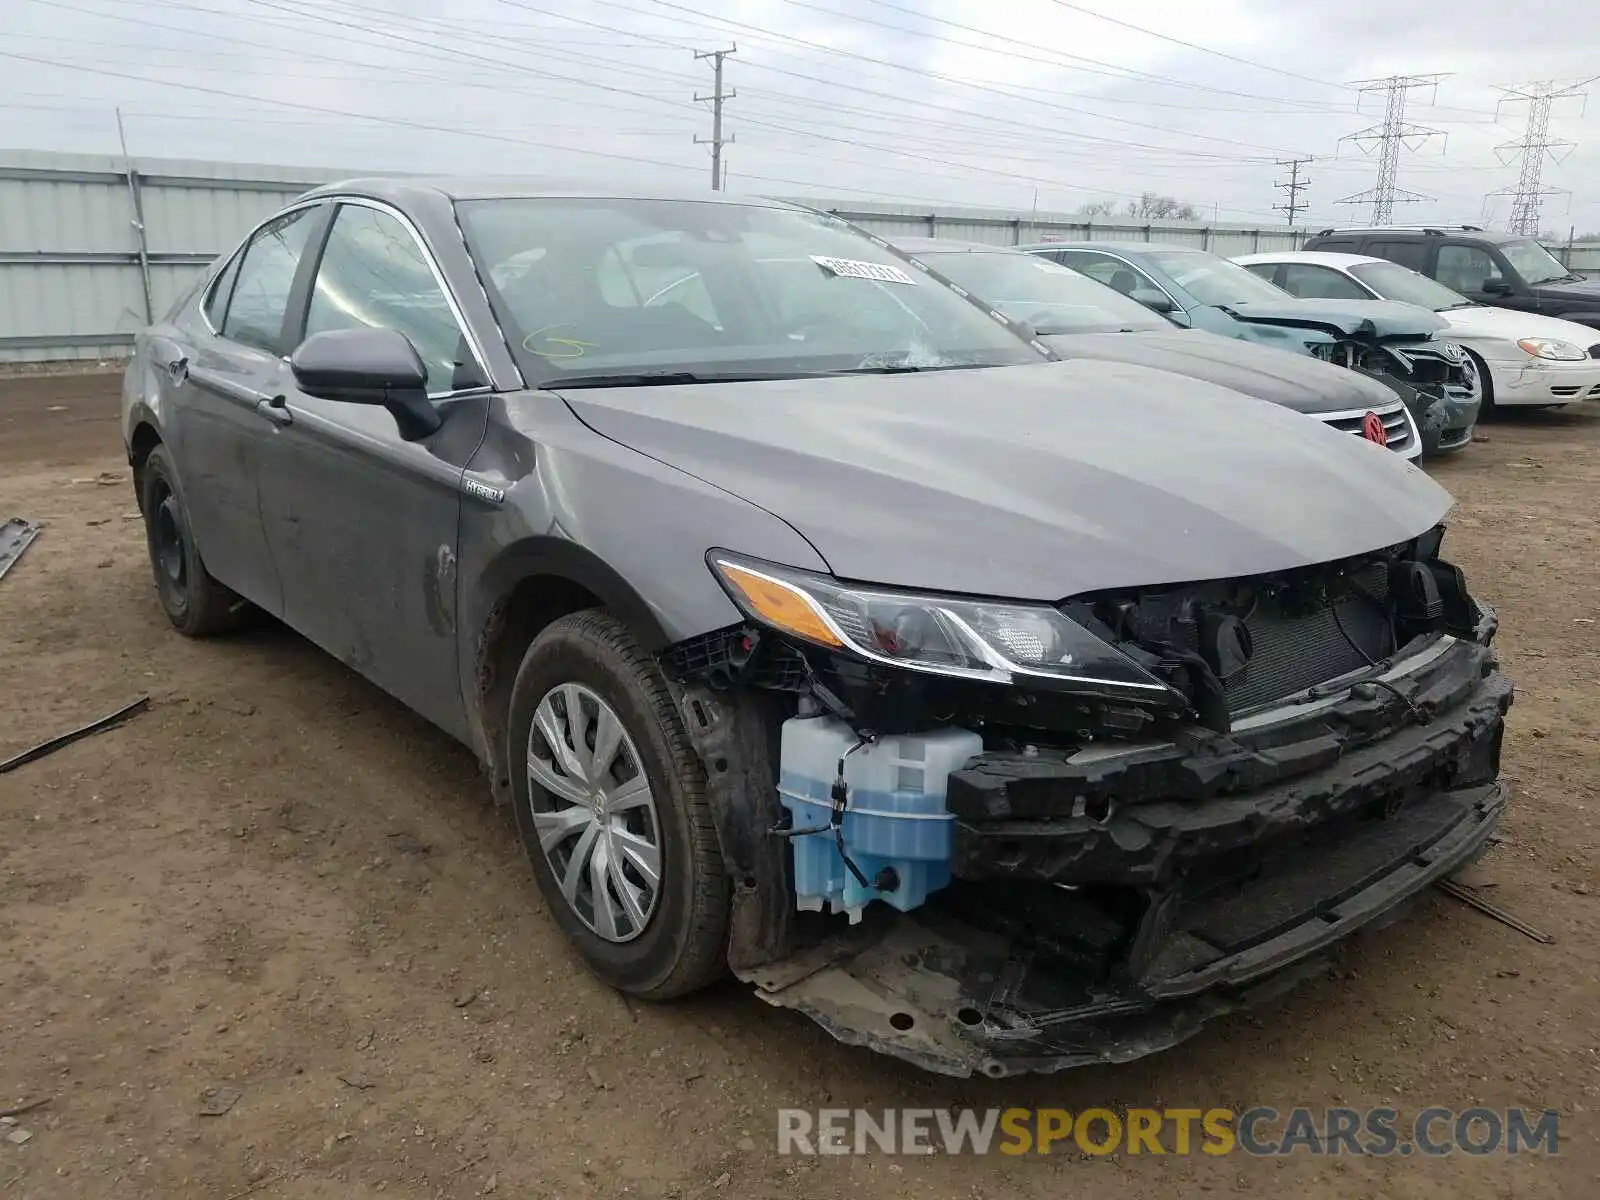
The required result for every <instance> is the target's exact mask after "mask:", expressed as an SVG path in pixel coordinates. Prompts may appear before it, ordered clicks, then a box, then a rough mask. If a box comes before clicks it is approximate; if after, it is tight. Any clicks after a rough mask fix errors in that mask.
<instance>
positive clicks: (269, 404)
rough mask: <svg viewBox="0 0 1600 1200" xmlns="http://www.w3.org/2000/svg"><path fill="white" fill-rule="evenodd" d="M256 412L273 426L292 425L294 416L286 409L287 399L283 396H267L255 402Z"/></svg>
mask: <svg viewBox="0 0 1600 1200" xmlns="http://www.w3.org/2000/svg"><path fill="white" fill-rule="evenodd" d="M256 411H257V412H258V413H260V414H261V415H262V416H263V417H265V418H266V419H267V420H269V421H271V422H272V423H273V424H274V425H292V424H294V414H293V413H292V412H290V411H289V409H288V398H287V397H285V396H281V395H279V396H268V397H266V398H265V399H263V400H258V401H256Z"/></svg>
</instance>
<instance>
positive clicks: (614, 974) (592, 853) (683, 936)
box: [507, 609, 732, 1000]
mask: <svg viewBox="0 0 1600 1200" xmlns="http://www.w3.org/2000/svg"><path fill="white" fill-rule="evenodd" d="M507 739H508V744H507V761H508V762H509V763H510V765H511V780H512V811H513V812H514V814H515V816H516V821H517V829H518V832H519V833H520V834H521V836H522V842H523V848H524V850H525V851H526V852H527V855H528V861H529V863H530V865H531V866H532V867H533V873H534V877H535V878H536V879H537V880H538V882H539V888H540V890H541V891H542V892H543V893H544V896H545V899H546V901H547V902H548V903H549V906H550V910H551V913H552V915H553V916H554V917H555V920H556V923H557V924H558V925H560V926H561V929H562V932H563V933H565V934H566V935H567V938H568V940H570V941H571V942H572V944H573V945H574V946H575V947H576V948H577V950H578V953H579V954H581V955H582V956H583V958H584V960H585V961H586V962H587V963H588V965H589V967H590V969H591V970H592V971H593V972H594V973H595V974H596V975H598V976H599V977H600V978H601V979H602V980H604V981H605V982H606V983H608V984H610V985H611V986H612V987H614V988H617V989H618V990H619V991H623V992H627V993H629V994H631V995H635V996H639V997H642V998H645V999H651V1000H667V999H672V998H674V997H677V996H682V995H685V994H687V993H689V992H692V991H695V990H697V989H698V988H701V987H704V986H705V985H706V984H708V983H711V982H713V981H714V980H716V979H717V978H718V977H720V976H721V975H722V974H723V973H724V972H725V970H726V954H727V942H728V917H729V909H730V907H731V903H732V896H731V887H730V883H729V879H728V876H727V871H726V868H725V867H724V865H723V861H722V851H721V847H720V846H719V844H718V842H717V833H716V824H715V820H714V818H713V815H712V812H711V807H710V804H709V802H708V801H707V799H706V778H705V768H704V765H703V764H702V763H701V761H700V759H699V756H698V755H697V754H696V753H695V751H694V748H693V746H692V744H691V743H690V741H689V737H688V734H687V733H686V732H685V731H684V728H683V723H682V721H681V719H680V718H679V716H678V711H677V707H676V705H675V704H674V703H673V699H672V695H671V693H670V692H669V691H668V689H667V684H666V680H665V679H664V678H663V677H662V674H661V671H660V669H659V668H658V667H657V666H656V664H655V662H654V661H653V660H652V659H651V658H650V656H649V655H647V654H645V653H644V651H642V650H641V649H640V648H639V646H638V643H637V642H635V641H634V639H633V637H632V635H631V634H630V633H629V632H628V629H627V627H626V626H625V625H623V624H622V622H620V621H618V620H617V619H616V618H615V617H613V616H611V615H610V614H609V613H607V612H605V611H603V610H600V609H589V610H587V611H584V612H578V613H573V614H571V615H569V616H565V617H562V618H560V619H559V620H557V621H554V622H552V623H551V624H550V625H549V626H547V627H546V628H545V629H544V630H543V631H542V632H541V633H540V634H539V636H538V637H537V638H535V639H534V642H533V644H532V645H531V646H529V647H528V651H527V654H526V655H524V657H523V660H522V666H521V668H520V669H519V670H518V671H517V677H516V681H515V683H513V684H512V689H511V703H510V712H509V719H508V721H507ZM602 757H603V758H604V759H605V760H606V761H605V762H599V761H598V760H599V759H600V758H602ZM652 874H653V875H654V879H653V880H652V878H651V876H652Z"/></svg>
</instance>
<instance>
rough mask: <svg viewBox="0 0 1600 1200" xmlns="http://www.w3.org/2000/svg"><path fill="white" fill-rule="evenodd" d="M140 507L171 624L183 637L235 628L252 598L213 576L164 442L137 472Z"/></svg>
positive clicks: (152, 564) (163, 605)
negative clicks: (236, 592)
mask: <svg viewBox="0 0 1600 1200" xmlns="http://www.w3.org/2000/svg"><path fill="white" fill-rule="evenodd" d="M139 507H140V509H141V510H142V511H143V513H144V531H145V544H146V546H147V547H148V549H149V552H150V569H151V571H152V572H153V573H154V575H155V582H156V595H157V596H158V597H159V598H160V600H161V608H162V610H163V611H164V612H165V613H166V614H167V620H168V621H170V622H171V623H172V627H173V628H174V629H176V630H177V631H178V632H179V633H181V634H183V635H184V636H185V637H196V638H197V637H211V636H213V635H214V634H218V633H226V632H228V631H230V630H233V629H237V628H238V627H239V626H240V625H241V624H242V623H243V621H244V616H245V613H246V612H247V611H248V608H249V606H248V604H247V602H246V601H244V600H243V599H241V598H240V597H239V596H238V595H236V594H235V593H234V592H231V591H229V590H228V589H227V588H225V587H223V586H222V584H220V583H218V582H217V581H216V580H215V579H213V578H212V577H211V573H210V572H209V571H207V570H206V566H205V563H204V562H202V561H201V559H200V549H199V547H198V546H196V545H195V542H194V534H193V532H192V531H191V529H190V526H189V512H188V509H187V508H186V507H185V506H184V502H183V491H182V489H181V488H180V487H179V486H178V471H177V468H176V467H174V466H173V464H172V457H171V455H170V454H168V453H167V448H166V447H165V446H156V447H155V448H154V449H152V450H151V451H150V455H149V457H148V458H146V459H145V462H144V467H143V469H142V470H141V471H140V473H139Z"/></svg>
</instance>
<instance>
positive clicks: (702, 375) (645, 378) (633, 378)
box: [539, 371, 834, 392]
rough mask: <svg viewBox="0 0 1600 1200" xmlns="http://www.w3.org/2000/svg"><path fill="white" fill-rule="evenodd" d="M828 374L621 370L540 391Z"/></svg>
mask: <svg viewBox="0 0 1600 1200" xmlns="http://www.w3.org/2000/svg"><path fill="white" fill-rule="evenodd" d="M832 374H834V372H832V371H625V372H619V373H616V374H611V375H602V374H595V375H567V376H562V377H561V378H558V379H547V380H545V381H544V382H543V383H541V384H540V385H539V390H540V391H546V392H559V391H561V390H563V389H565V388H611V387H674V386H678V385H681V384H688V383H759V382H762V381H765V380H773V379H812V378H817V377H820V376H823V375H832Z"/></svg>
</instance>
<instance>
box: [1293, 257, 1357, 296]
mask: <svg viewBox="0 0 1600 1200" xmlns="http://www.w3.org/2000/svg"><path fill="white" fill-rule="evenodd" d="M1280 286H1281V287H1282V288H1283V290H1284V291H1286V292H1288V293H1289V294H1290V295H1292V296H1299V297H1300V298H1301V299H1302V300H1370V299H1372V297H1371V296H1369V295H1368V294H1367V292H1366V290H1365V289H1364V288H1363V287H1362V286H1361V285H1360V284H1359V283H1357V282H1356V281H1355V280H1353V279H1349V278H1347V277H1346V276H1344V275H1342V274H1340V273H1339V272H1338V271H1335V270H1334V269H1333V268H1331V267H1324V266H1319V265H1317V264H1315V263H1290V264H1289V265H1288V266H1286V267H1285V268H1284V272H1283V281H1282V283H1281V284H1280Z"/></svg>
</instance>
